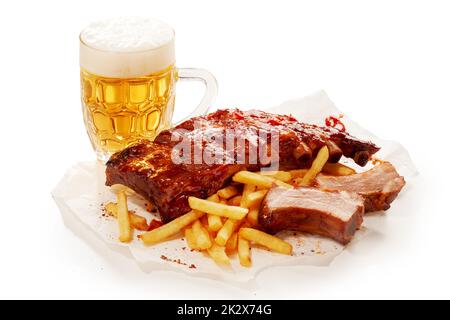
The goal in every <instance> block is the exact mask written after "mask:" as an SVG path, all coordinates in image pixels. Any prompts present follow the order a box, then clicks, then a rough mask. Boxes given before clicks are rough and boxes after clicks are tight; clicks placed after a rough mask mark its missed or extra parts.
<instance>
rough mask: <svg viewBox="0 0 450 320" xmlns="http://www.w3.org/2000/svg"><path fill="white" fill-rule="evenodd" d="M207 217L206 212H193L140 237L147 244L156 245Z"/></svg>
mask: <svg viewBox="0 0 450 320" xmlns="http://www.w3.org/2000/svg"><path fill="white" fill-rule="evenodd" d="M204 215H205V213H204V212H201V211H197V210H192V211H190V212H188V213H186V214H184V215H182V216H181V217H178V218H176V219H174V220H172V221H170V222H169V223H166V224H165V225H162V226H161V227H159V228H156V229H153V230H152V231H148V232H146V233H144V234H143V235H141V236H140V238H141V239H142V241H143V242H144V243H145V244H147V245H150V244H155V243H158V242H161V241H163V240H165V239H167V238H169V237H171V236H173V235H175V234H177V233H178V232H180V231H181V230H182V229H183V228H184V227H186V226H188V225H190V224H191V223H192V222H194V221H195V220H197V219H200V218H201V217H203V216H204Z"/></svg>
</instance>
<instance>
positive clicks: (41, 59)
mask: <svg viewBox="0 0 450 320" xmlns="http://www.w3.org/2000/svg"><path fill="white" fill-rule="evenodd" d="M119 15H144V16H152V17H159V18H160V19H162V20H165V21H167V22H168V23H169V24H171V25H172V26H173V27H174V29H175V30H176V33H177V64H178V65H179V66H180V67H203V68H206V69H209V70H210V71H211V72H213V73H214V74H215V76H216V78H217V80H218V81H219V87H220V88H219V96H218V99H217V101H216V105H215V106H216V107H231V106H238V107H242V108H250V107H254V108H266V107H271V106H275V105H278V104H280V103H281V102H283V101H285V100H288V99H291V98H296V97H301V96H303V95H306V94H310V93H312V92H315V91H317V90H319V89H325V90H326V91H327V93H328V94H329V96H330V97H331V99H332V100H333V101H334V102H335V103H336V105H337V106H338V107H339V108H340V109H341V110H343V111H344V112H345V113H346V114H347V115H349V116H351V117H352V118H353V119H354V120H356V121H357V122H359V123H360V124H361V125H362V126H364V127H366V128H368V129H369V130H371V131H372V132H374V133H376V134H377V135H379V136H380V137H382V138H388V139H393V140H397V141H400V142H401V143H402V144H403V145H404V146H405V147H406V148H407V149H408V150H409V151H410V153H411V156H412V158H413V160H414V161H415V163H416V165H417V167H418V169H419V171H420V173H421V177H420V179H419V180H417V182H416V184H415V185H413V186H411V190H415V193H414V194H415V195H416V197H417V198H416V199H414V200H415V201H414V202H413V203H414V205H411V210H410V212H404V213H403V215H411V220H408V219H404V221H405V226H404V227H403V228H402V229H401V230H399V231H397V230H395V229H392V228H389V219H391V218H390V217H389V215H386V216H385V217H383V219H386V230H385V232H384V233H383V234H382V235H381V236H380V237H379V239H377V245H375V246H374V245H373V243H371V245H370V246H369V245H365V244H364V242H362V243H361V244H358V245H357V246H350V247H349V249H348V250H346V252H345V253H344V254H342V255H341V256H340V257H339V258H338V259H337V260H336V261H335V262H334V263H333V264H332V265H331V266H330V267H326V268H315V267H286V268H274V269H271V270H267V271H265V272H263V273H261V274H260V275H259V276H258V278H257V286H256V287H253V288H238V287H235V286H231V285H226V284H223V283H219V282H215V281H210V280H202V279H197V278H190V277H188V276H185V275H183V274H177V273H172V272H154V273H151V274H144V273H142V272H140V270H139V269H138V268H137V266H135V265H134V264H133V263H131V262H130V261H128V260H126V259H124V258H122V256H120V255H117V254H115V253H109V251H108V250H107V248H106V247H105V246H103V245H102V244H99V245H98V246H97V247H96V248H92V246H89V245H88V244H86V243H85V242H84V241H83V240H81V239H80V238H78V237H77V236H76V235H74V234H73V233H72V232H71V231H70V230H69V229H67V228H66V227H65V225H64V224H63V221H62V218H61V216H60V213H59V211H58V210H57V208H56V206H55V204H54V202H53V200H52V198H51V196H50V191H51V189H52V188H53V187H54V186H55V185H56V183H57V182H58V181H59V179H60V178H61V177H62V175H63V174H64V172H65V170H66V169H67V168H68V167H70V166H71V165H72V164H73V163H75V162H77V161H80V160H89V159H93V158H94V155H93V153H92V150H91V147H90V144H89V142H88V138H87V135H86V133H85V131H84V126H83V123H82V117H81V107H80V99H79V74H78V70H79V69H78V33H79V31H80V30H81V29H82V28H83V27H84V26H86V25H87V24H88V23H89V22H91V21H95V20H98V19H102V18H107V17H114V16H119ZM449 16H450V7H449V5H448V4H446V2H445V1H429V0H428V1H308V2H306V1H292V2H288V1H273V2H267V1H254V2H253V1H231V0H228V1H222V2H219V1H162V0H159V1H151V0H145V1H133V0H127V1H114V0H106V1H93V0H90V1H81V0H80V1H72V2H68V1H28V2H25V1H10V2H4V3H3V4H2V8H1V11H0V35H1V37H0V49H1V50H0V57H1V59H0V72H1V73H0V90H1V99H0V101H1V110H2V111H1V118H0V119H1V121H0V130H1V138H2V148H1V157H0V164H1V165H0V168H1V175H0V188H1V196H0V199H1V205H0V208H1V209H0V214H1V221H0V298H161V299H165V298H213V299H214V298H450V294H449V289H448V287H449V285H450V278H449V273H448V270H449V268H450V257H449V250H448V247H446V246H444V244H446V243H449V237H450V235H449V233H448V230H449V226H450V212H449V211H450V210H449V208H448V205H447V203H448V198H449V197H450V190H449V179H448V178H449V174H448V162H449V146H448V141H447V140H448V137H449V133H448V132H449V131H448V126H449V125H450V122H449V118H448V116H449V112H448V110H449V108H450V105H449V96H448V91H449V85H450V62H449V61H450V60H449V59H450V45H449V31H450V19H449ZM201 92H202V88H201V86H200V85H199V86H195V85H191V84H186V85H180V86H179V90H178V96H177V102H178V104H177V108H178V109H177V110H178V111H179V112H181V113H184V114H187V113H188V110H189V108H192V107H193V105H195V103H196V101H197V100H198V98H199V96H200V95H201ZM394 205H395V204H394ZM404 230H409V232H404ZM403 232H404V233H403ZM372 242H373V241H372ZM100 252H103V254H99V253H100Z"/></svg>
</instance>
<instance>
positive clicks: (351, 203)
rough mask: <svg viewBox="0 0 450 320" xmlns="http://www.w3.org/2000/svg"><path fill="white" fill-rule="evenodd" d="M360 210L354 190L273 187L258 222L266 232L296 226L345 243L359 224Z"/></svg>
mask: <svg viewBox="0 0 450 320" xmlns="http://www.w3.org/2000/svg"><path fill="white" fill-rule="evenodd" d="M363 214H364V199H363V198H362V197H361V196H359V195H357V194H355V193H349V192H345V191H338V192H326V191H321V190H319V189H315V188H308V187H299V188H295V189H285V188H281V187H277V188H273V189H271V190H270V191H269V193H268V194H267V195H266V197H265V199H264V201H263V203H262V205H261V210H260V213H259V219H258V222H259V224H260V225H261V226H262V227H263V229H264V230H265V231H267V232H270V233H276V232H278V231H281V230H285V229H286V230H297V231H302V232H308V233H311V234H316V235H321V236H325V237H328V238H331V239H334V240H336V241H338V242H340V243H342V244H347V243H348V242H350V240H351V239H352V238H353V236H354V234H355V232H356V230H357V229H358V228H359V227H360V226H361V224H362V222H363Z"/></svg>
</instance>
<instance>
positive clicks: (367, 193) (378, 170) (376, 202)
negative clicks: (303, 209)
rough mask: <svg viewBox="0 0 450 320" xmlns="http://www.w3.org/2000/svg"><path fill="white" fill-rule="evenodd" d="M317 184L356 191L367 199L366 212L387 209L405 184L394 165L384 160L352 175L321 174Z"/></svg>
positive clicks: (328, 189) (323, 187)
mask: <svg viewBox="0 0 450 320" xmlns="http://www.w3.org/2000/svg"><path fill="white" fill-rule="evenodd" d="M315 184H316V186H317V187H318V188H320V189H322V190H327V191H348V192H355V193H358V194H359V195H361V196H363V197H364V199H365V202H364V206H365V209H366V212H370V211H378V210H387V209H389V207H390V204H391V202H392V201H394V199H395V198H396V197H397V195H398V193H399V192H400V190H402V188H403V186H404V185H405V179H404V178H403V177H402V176H400V175H399V174H398V173H397V171H396V170H395V168H394V166H393V165H392V164H390V163H389V162H383V163H381V164H379V165H377V166H375V167H374V168H372V169H370V170H368V171H366V172H362V173H358V174H354V175H350V176H340V177H333V176H326V175H322V174H321V175H319V176H318V177H317V178H316V182H315Z"/></svg>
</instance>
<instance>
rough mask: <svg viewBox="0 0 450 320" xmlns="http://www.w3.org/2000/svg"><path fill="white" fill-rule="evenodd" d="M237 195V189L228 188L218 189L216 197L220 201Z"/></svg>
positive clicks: (233, 187)
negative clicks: (219, 198)
mask: <svg viewBox="0 0 450 320" xmlns="http://www.w3.org/2000/svg"><path fill="white" fill-rule="evenodd" d="M238 193H239V191H238V189H237V188H236V187H235V186H228V187H226V188H223V189H220V190H219V191H217V195H218V196H219V197H221V198H222V199H226V200H228V199H230V198H232V197H234V196H235V195H237V194H238Z"/></svg>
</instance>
